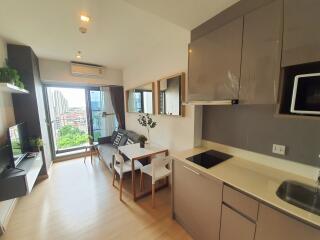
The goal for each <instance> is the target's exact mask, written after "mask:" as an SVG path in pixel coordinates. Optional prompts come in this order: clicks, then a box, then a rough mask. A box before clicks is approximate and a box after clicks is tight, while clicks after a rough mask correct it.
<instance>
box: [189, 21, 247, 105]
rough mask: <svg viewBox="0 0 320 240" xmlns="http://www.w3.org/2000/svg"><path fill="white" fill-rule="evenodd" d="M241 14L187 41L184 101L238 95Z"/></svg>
mask: <svg viewBox="0 0 320 240" xmlns="http://www.w3.org/2000/svg"><path fill="white" fill-rule="evenodd" d="M242 29H243V18H242V17H241V18H239V19H236V20H234V21H233V22H231V23H228V24H227V25H225V26H222V27H221V28H218V29H216V30H214V31H213V32H211V33H209V34H207V35H205V36H203V37H201V38H199V39H197V40H195V41H193V42H191V43H190V45H189V77H188V101H212V100H226V99H228V100H229V99H238V97H239V79H240V64H241V47H242Z"/></svg>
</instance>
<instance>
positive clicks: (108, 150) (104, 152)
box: [98, 144, 118, 170]
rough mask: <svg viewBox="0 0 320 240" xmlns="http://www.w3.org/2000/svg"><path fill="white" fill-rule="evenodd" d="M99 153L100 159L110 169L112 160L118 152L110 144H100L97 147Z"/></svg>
mask: <svg viewBox="0 0 320 240" xmlns="http://www.w3.org/2000/svg"><path fill="white" fill-rule="evenodd" d="M98 149H99V153H100V155H101V157H102V160H103V161H104V163H105V164H106V166H107V167H108V169H110V170H111V169H112V158H113V155H114V154H115V153H117V152H118V150H117V149H116V148H115V147H114V146H113V145H111V144H100V145H98Z"/></svg>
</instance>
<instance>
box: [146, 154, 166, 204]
mask: <svg viewBox="0 0 320 240" xmlns="http://www.w3.org/2000/svg"><path fill="white" fill-rule="evenodd" d="M171 164H172V157H170V156H167V157H166V156H156V157H155V158H153V159H152V160H151V163H150V164H148V165H146V166H143V167H141V168H140V171H141V175H140V190H142V189H143V185H144V177H143V174H147V175H149V176H151V181H152V207H154V206H155V185H156V182H157V181H158V180H160V179H164V178H167V177H169V176H170V174H171Z"/></svg>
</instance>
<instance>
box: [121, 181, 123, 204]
mask: <svg viewBox="0 0 320 240" xmlns="http://www.w3.org/2000/svg"><path fill="white" fill-rule="evenodd" d="M122 186H123V179H122V178H120V201H122Z"/></svg>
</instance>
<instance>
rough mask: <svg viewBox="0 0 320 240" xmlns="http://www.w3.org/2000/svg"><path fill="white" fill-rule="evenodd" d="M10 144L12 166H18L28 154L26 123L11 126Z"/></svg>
mask: <svg viewBox="0 0 320 240" xmlns="http://www.w3.org/2000/svg"><path fill="white" fill-rule="evenodd" d="M9 144H10V146H11V153H12V158H11V166H12V167H17V165H18V164H19V163H20V162H21V160H23V159H24V158H25V157H26V156H27V154H28V152H27V150H28V137H27V135H26V129H25V123H20V124H17V125H15V126H12V127H10V128H9Z"/></svg>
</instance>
